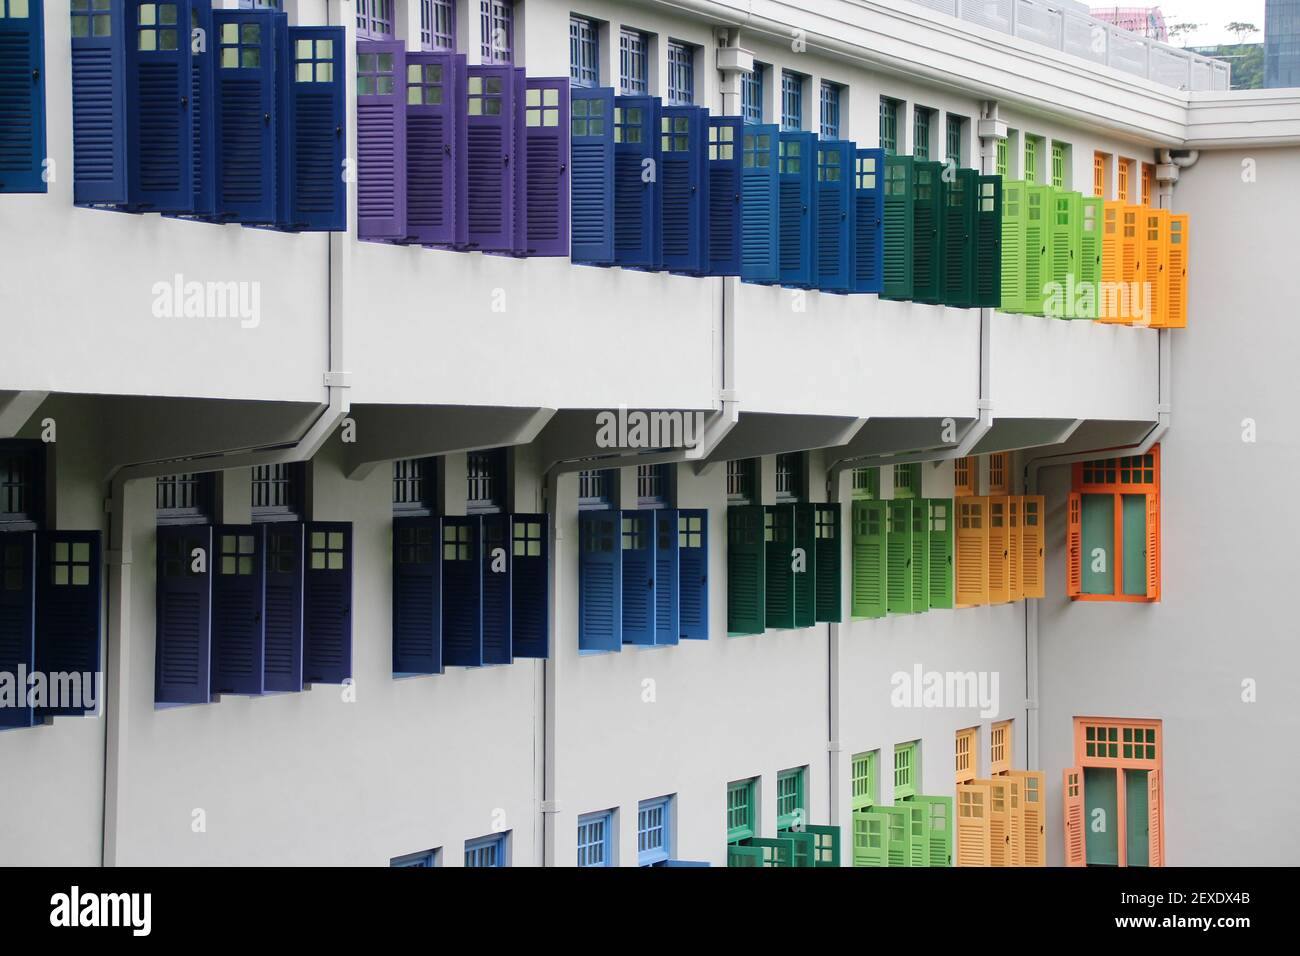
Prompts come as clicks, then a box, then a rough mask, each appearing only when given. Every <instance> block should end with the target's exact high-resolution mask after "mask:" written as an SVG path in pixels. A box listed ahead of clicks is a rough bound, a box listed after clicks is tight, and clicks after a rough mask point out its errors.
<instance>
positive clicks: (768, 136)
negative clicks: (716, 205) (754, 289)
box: [740, 123, 780, 282]
mask: <svg viewBox="0 0 1300 956" xmlns="http://www.w3.org/2000/svg"><path fill="white" fill-rule="evenodd" d="M744 144H745V146H744V153H745V155H744V160H743V162H744V167H743V172H742V176H743V179H744V189H743V195H742V201H741V211H740V218H741V256H740V274H741V277H742V278H744V279H746V280H748V281H750V282H776V281H778V280H779V279H780V260H779V249H780V243H779V240H780V226H779V224H778V196H779V183H778V178H779V177H778V170H779V168H780V157H779V154H778V152H779V147H780V130H779V128H778V127H777V126H776V125H775V124H770V123H769V124H764V123H760V124H748V125H746V126H745V139H744Z"/></svg>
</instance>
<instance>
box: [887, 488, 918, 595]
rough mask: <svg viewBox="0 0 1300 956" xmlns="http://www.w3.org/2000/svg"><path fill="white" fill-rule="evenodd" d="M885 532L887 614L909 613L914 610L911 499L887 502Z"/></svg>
mask: <svg viewBox="0 0 1300 956" xmlns="http://www.w3.org/2000/svg"><path fill="white" fill-rule="evenodd" d="M887 504H888V506H889V511H888V521H889V523H888V527H887V528H886V531H885V539H886V544H885V549H886V572H887V573H886V581H887V586H886V603H887V605H888V607H889V613H890V614H909V613H911V612H912V611H913V610H914V609H915V605H914V602H915V597H914V594H913V590H912V573H913V564H912V505H913V502H912V501H911V500H910V499H903V500H901V501H890V502H888V503H887Z"/></svg>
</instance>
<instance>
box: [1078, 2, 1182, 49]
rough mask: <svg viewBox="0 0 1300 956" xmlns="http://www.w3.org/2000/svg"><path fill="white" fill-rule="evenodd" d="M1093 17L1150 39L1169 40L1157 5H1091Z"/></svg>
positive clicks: (1163, 41) (1162, 16)
mask: <svg viewBox="0 0 1300 956" xmlns="http://www.w3.org/2000/svg"><path fill="white" fill-rule="evenodd" d="M1090 12H1091V13H1092V15H1093V16H1094V17H1096V18H1097V19H1098V20H1101V21H1103V22H1105V23H1110V24H1113V25H1115V26H1117V27H1119V28H1120V29H1121V30H1130V31H1132V32H1133V33H1136V34H1138V35H1139V36H1144V37H1146V38H1148V39H1150V40H1159V41H1160V42H1161V43H1168V42H1169V28H1168V27H1167V26H1166V25H1165V15H1164V14H1163V13H1161V12H1160V8H1159V7H1093V8H1092V9H1091V11H1090Z"/></svg>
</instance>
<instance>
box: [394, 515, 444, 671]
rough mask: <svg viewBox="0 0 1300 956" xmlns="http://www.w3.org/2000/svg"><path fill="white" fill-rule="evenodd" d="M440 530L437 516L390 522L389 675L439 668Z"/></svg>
mask: <svg viewBox="0 0 1300 956" xmlns="http://www.w3.org/2000/svg"><path fill="white" fill-rule="evenodd" d="M440 537H441V527H440V524H439V521H438V519H437V518H394V519H393V673H394V674H401V675H406V674H437V673H439V672H441V670H442V640H441V637H442V601H441V599H442V565H441V562H440V560H439V558H440V556H441V547H442V544H441V541H440V540H439V539H440Z"/></svg>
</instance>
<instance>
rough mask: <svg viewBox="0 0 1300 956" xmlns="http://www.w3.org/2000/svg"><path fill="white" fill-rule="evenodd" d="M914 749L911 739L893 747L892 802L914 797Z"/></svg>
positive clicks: (915, 748)
mask: <svg viewBox="0 0 1300 956" xmlns="http://www.w3.org/2000/svg"><path fill="white" fill-rule="evenodd" d="M916 750H917V744H916V741H915V740H913V741H911V742H909V743H905V744H898V745H897V746H895V747H894V802H895V803H897V802H898V801H899V800H905V799H907V798H908V797H914V796H916V794H917V786H916Z"/></svg>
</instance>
